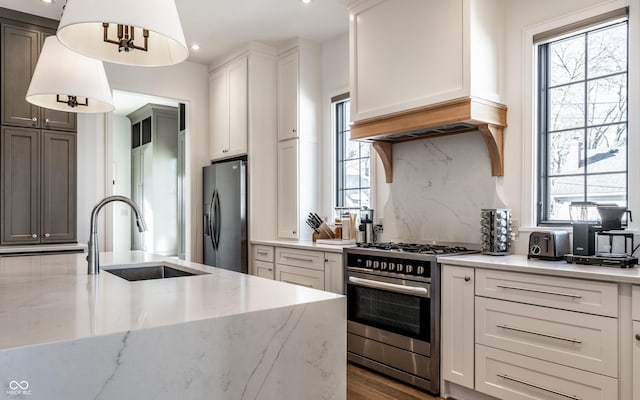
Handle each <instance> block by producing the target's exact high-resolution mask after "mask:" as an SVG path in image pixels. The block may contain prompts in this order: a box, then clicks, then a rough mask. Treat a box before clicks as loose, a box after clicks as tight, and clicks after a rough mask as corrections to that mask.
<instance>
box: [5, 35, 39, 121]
mask: <svg viewBox="0 0 640 400" xmlns="http://www.w3.org/2000/svg"><path fill="white" fill-rule="evenodd" d="M1 42H2V43H1V46H0V48H1V52H2V54H1V68H2V82H1V83H2V84H1V85H0V86H1V91H2V102H1V103H2V104H1V107H2V124H3V125H13V126H27V127H40V121H39V119H40V108H39V107H36V106H34V105H33V104H31V103H29V102H27V100H25V96H26V95H27V90H28V89H29V84H30V83H31V75H32V74H33V70H34V69H35V67H36V62H37V61H38V55H39V54H40V33H39V32H37V31H34V30H31V29H27V28H23V27H19V26H13V25H2V38H1Z"/></svg>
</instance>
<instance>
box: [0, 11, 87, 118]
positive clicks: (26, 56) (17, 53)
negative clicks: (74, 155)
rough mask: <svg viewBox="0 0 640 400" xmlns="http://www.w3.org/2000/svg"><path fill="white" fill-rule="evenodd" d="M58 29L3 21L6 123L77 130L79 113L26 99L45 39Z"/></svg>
mask: <svg viewBox="0 0 640 400" xmlns="http://www.w3.org/2000/svg"><path fill="white" fill-rule="evenodd" d="M53 33H54V32H51V31H48V30H39V29H37V28H35V27H33V26H32V25H28V24H20V23H18V22H10V23H9V22H5V23H2V26H1V32H0V49H1V58H0V69H1V70H2V72H1V74H2V86H1V89H0V90H1V108H2V111H1V113H2V125H10V126H24V127H30V128H41V129H54V130H67V131H75V130H76V114H75V113H68V112H63V111H57V110H50V109H46V108H40V107H37V106H34V105H33V104H31V103H29V102H27V101H26V100H25V96H26V95H27V90H28V89H29V83H30V82H31V76H32V75H33V71H34V70H35V67H36V63H37V61H38V56H39V54H40V49H41V48H42V45H43V43H44V39H45V38H46V37H48V36H50V35H52V34H53Z"/></svg>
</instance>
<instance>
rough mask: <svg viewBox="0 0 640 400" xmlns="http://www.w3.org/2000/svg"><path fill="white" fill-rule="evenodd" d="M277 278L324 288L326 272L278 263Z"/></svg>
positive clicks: (310, 286)
mask: <svg viewBox="0 0 640 400" xmlns="http://www.w3.org/2000/svg"><path fill="white" fill-rule="evenodd" d="M276 280H278V281H281V282H287V283H293V284H294V285H300V286H306V287H309V288H313V289H319V290H324V272H323V271H318V270H315V269H307V268H301V267H294V266H292V265H284V264H276Z"/></svg>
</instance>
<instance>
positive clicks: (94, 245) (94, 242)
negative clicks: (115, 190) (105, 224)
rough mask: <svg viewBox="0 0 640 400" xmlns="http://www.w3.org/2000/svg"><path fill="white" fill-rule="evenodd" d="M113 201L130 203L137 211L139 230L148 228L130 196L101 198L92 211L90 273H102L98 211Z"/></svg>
mask: <svg viewBox="0 0 640 400" xmlns="http://www.w3.org/2000/svg"><path fill="white" fill-rule="evenodd" d="M113 201H121V202H123V203H126V204H128V205H129V206H130V207H131V208H132V209H133V211H134V212H135V213H136V225H138V231H140V232H144V231H146V230H147V224H145V222H144V218H142V213H141V212H140V209H139V208H138V205H137V204H136V203H134V202H133V200H131V199H130V198H128V197H125V196H108V197H105V198H104V199H102V200H100V201H99V202H98V204H96V205H95V206H94V207H93V210H92V211H91V230H90V231H89V255H88V256H87V263H88V270H87V272H88V273H89V275H96V274H98V273H100V262H99V259H98V255H99V250H98V213H99V212H100V210H102V207H104V206H105V205H107V204H108V203H111V202H113Z"/></svg>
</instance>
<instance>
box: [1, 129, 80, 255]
mask: <svg viewBox="0 0 640 400" xmlns="http://www.w3.org/2000/svg"><path fill="white" fill-rule="evenodd" d="M1 134H2V141H1V146H2V164H1V176H2V193H3V195H2V231H1V232H0V244H3V245H9V244H38V243H43V244H44V243H68V242H74V241H75V239H76V134H75V133H72V132H56V131H50V130H39V129H30V128H17V127H16V128H14V127H4V128H2V133H1Z"/></svg>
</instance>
